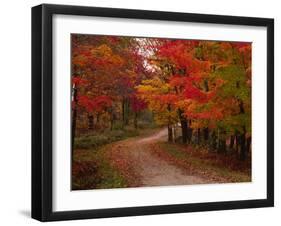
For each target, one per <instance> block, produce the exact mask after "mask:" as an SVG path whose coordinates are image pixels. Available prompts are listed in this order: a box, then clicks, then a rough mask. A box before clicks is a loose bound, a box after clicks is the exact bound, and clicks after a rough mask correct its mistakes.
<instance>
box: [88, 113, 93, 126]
mask: <svg viewBox="0 0 281 226" xmlns="http://www.w3.org/2000/svg"><path fill="white" fill-rule="evenodd" d="M88 129H89V130H93V129H94V116H93V115H92V114H90V113H89V114H88Z"/></svg>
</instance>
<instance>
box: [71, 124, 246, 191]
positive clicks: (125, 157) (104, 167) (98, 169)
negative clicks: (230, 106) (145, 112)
mask: <svg viewBox="0 0 281 226" xmlns="http://www.w3.org/2000/svg"><path fill="white" fill-rule="evenodd" d="M167 136H168V135H167V129H152V130H150V131H149V132H146V133H145V135H140V136H136V137H132V138H128V139H125V140H121V141H117V142H114V143H111V144H108V145H104V146H102V147H100V148H98V149H95V150H94V149H79V148H77V149H75V150H74V156H73V157H74V161H73V165H72V172H73V174H72V176H73V177H72V189H73V190H80V189H104V188H124V187H145V186H164V185H170V186H171V185H188V184H212V183H231V182H250V181H251V171H250V169H251V163H250V160H249V161H243V162H241V161H238V160H237V161H235V160H233V156H231V155H217V154H216V153H211V152H209V151H208V150H204V148H202V147H200V148H199V147H194V146H192V145H181V144H176V143H168V142H166V140H167Z"/></svg>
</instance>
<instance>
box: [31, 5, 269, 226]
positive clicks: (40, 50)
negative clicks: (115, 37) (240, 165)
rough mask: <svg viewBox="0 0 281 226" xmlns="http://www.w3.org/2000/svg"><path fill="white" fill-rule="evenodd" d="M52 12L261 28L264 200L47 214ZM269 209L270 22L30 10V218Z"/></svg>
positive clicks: (171, 14)
mask: <svg viewBox="0 0 281 226" xmlns="http://www.w3.org/2000/svg"><path fill="white" fill-rule="evenodd" d="M55 14H63V15H82V16H97V17H111V18H128V19H129V18H130V19H147V20H162V21H182V22H195V23H198V24H200V23H212V24H227V25H247V26H258V27H266V28H267V94H266V95H267V198H266V199H257V200H241V201H224V202H209V203H194V204H172V203H171V204H170V205H160V206H142V207H128V208H110V209H93V210H73V211H63V212H54V211H53V210H52V198H53V196H52V120H53V119H52V109H53V108H52V105H53V102H52V98H53V94H52V86H53V85H52V81H53V79H52V47H53V46H52V18H53V15H55ZM271 206H274V20H273V19H268V18H252V17H237V16H218V15H203V14H189V13H176V12H160V11H143V10H131V9H114V8H98V7H83V6H66V5H50V4H43V5H39V6H35V7H33V8H32V218H34V219H37V220H40V221H57V220H73V219H86V218H105V217H122V216H135V215H149V214H167V213H180V212H195V211H210V210H228V209H243V208H257V207H271Z"/></svg>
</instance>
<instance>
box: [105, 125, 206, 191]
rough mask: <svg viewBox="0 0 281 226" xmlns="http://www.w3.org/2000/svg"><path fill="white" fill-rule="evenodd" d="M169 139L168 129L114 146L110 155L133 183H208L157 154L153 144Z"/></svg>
mask: <svg viewBox="0 0 281 226" xmlns="http://www.w3.org/2000/svg"><path fill="white" fill-rule="evenodd" d="M165 140H167V129H162V130H160V131H157V132H155V133H153V134H151V135H149V136H146V137H136V138H132V139H127V140H123V141H120V142H117V143H115V144H113V145H112V146H111V147H110V149H111V150H110V151H109V158H110V160H111V162H112V164H113V165H114V167H117V168H118V169H119V170H120V171H121V173H122V174H123V175H124V176H125V178H126V179H127V181H129V186H132V187H134V186H161V185H187V184H202V183H208V181H206V179H204V178H202V177H200V176H196V175H190V174H189V173H188V172H186V171H183V170H182V169H181V168H179V167H177V166H176V165H172V164H171V163H168V162H166V161H165V160H163V159H161V158H159V157H158V156H157V155H154V154H153V150H154V149H153V148H152V146H153V144H156V143H157V142H159V141H165Z"/></svg>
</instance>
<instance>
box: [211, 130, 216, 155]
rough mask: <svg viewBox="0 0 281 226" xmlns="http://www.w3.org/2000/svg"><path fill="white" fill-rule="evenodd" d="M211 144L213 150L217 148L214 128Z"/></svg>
mask: <svg viewBox="0 0 281 226" xmlns="http://www.w3.org/2000/svg"><path fill="white" fill-rule="evenodd" d="M211 146H212V149H213V150H217V134H216V131H215V130H214V131H213V132H212V142H211Z"/></svg>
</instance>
